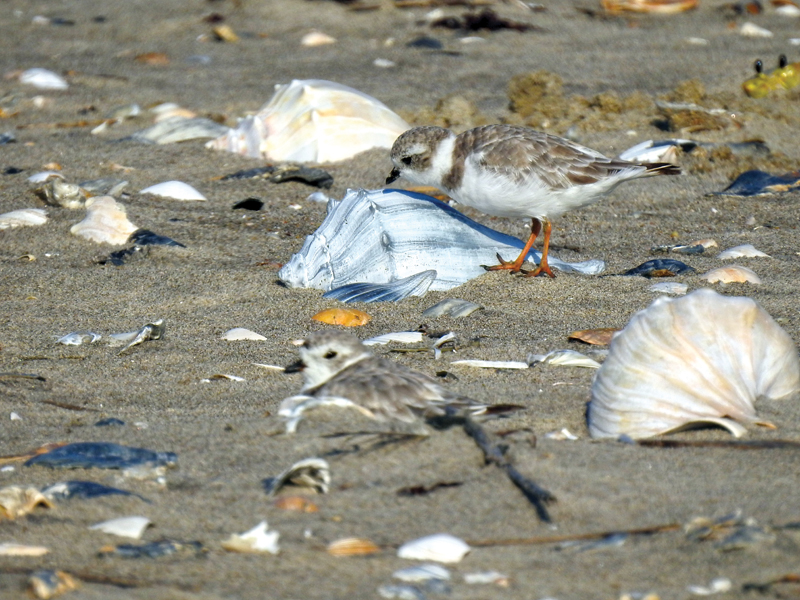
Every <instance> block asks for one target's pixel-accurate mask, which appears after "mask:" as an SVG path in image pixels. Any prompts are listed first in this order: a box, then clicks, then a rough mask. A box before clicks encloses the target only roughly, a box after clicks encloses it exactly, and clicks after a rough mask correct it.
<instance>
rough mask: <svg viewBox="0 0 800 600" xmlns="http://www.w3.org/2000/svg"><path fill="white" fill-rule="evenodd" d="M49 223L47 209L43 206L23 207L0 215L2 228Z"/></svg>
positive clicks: (0, 227) (0, 228)
mask: <svg viewBox="0 0 800 600" xmlns="http://www.w3.org/2000/svg"><path fill="white" fill-rule="evenodd" d="M45 223H47V211H46V210H45V209H43V208H21V209H19V210H12V211H11V212H7V213H3V214H2V215H0V230H3V229H9V228H14V227H35V226H37V225H44V224H45Z"/></svg>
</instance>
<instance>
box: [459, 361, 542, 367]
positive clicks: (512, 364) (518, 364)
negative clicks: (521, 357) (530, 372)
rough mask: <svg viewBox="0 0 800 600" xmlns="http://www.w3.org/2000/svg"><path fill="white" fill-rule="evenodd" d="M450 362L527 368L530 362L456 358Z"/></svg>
mask: <svg viewBox="0 0 800 600" xmlns="http://www.w3.org/2000/svg"><path fill="white" fill-rule="evenodd" d="M450 364H451V365H461V366H462V367H477V368H479V369H527V368H528V367H529V365H528V363H526V362H520V361H517V360H454V361H453V362H451V363H450Z"/></svg>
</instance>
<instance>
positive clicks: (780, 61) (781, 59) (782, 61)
mask: <svg viewBox="0 0 800 600" xmlns="http://www.w3.org/2000/svg"><path fill="white" fill-rule="evenodd" d="M788 64H789V59H788V58H786V55H785V54H781V55H780V56H779V57H778V68H779V69H782V68H784V67H785V66H786V65H788Z"/></svg>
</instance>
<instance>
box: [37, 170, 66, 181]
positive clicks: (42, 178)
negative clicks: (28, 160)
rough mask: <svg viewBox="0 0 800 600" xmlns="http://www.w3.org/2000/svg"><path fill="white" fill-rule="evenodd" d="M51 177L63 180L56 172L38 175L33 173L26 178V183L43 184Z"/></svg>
mask: <svg viewBox="0 0 800 600" xmlns="http://www.w3.org/2000/svg"><path fill="white" fill-rule="evenodd" d="M52 177H57V178H58V179H64V176H63V175H62V174H61V173H59V172H58V171H39V172H38V173H34V174H33V175H31V176H30V177H28V182H29V183H44V182H45V181H47V180H48V179H50V178H52Z"/></svg>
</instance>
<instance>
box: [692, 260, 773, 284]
mask: <svg viewBox="0 0 800 600" xmlns="http://www.w3.org/2000/svg"><path fill="white" fill-rule="evenodd" d="M700 279H705V280H706V281H708V282H709V283H752V284H754V285H758V284H761V283H762V281H761V278H760V277H759V276H758V275H756V274H755V272H754V271H752V270H751V269H748V268H747V267H743V266H741V265H731V266H729V267H717V268H716V269H711V270H710V271H709V272H708V273H704V274H703V275H701V276H700Z"/></svg>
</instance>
